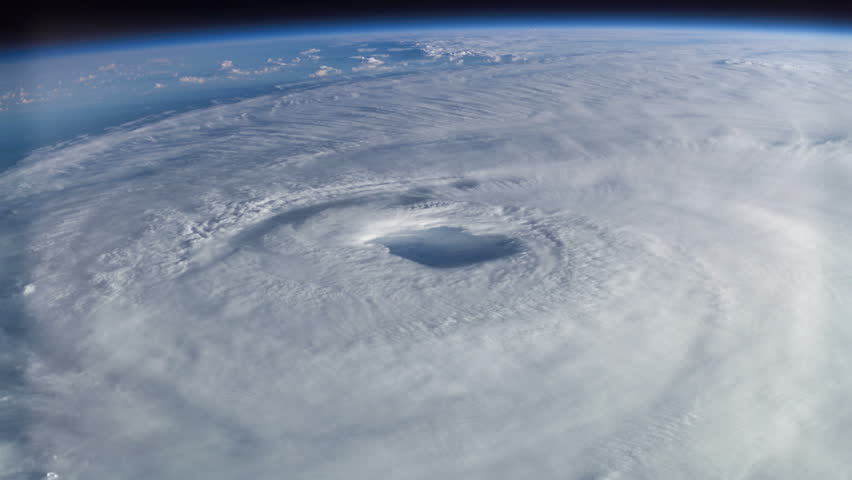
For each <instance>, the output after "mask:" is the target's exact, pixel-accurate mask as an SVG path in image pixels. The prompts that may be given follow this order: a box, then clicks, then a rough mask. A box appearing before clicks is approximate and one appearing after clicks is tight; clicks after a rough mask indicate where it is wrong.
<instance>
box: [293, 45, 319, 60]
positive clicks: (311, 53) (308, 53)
mask: <svg viewBox="0 0 852 480" xmlns="http://www.w3.org/2000/svg"><path fill="white" fill-rule="evenodd" d="M319 52H320V49H319V48H309V49H307V50H303V51H301V52H299V55H301V56H302V57H304V58H307V59H308V60H313V61H317V60H319V59H320V57H319V55H317V53H319ZM294 61H296V60H295V59H294Z"/></svg>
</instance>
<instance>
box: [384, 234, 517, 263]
mask: <svg viewBox="0 0 852 480" xmlns="http://www.w3.org/2000/svg"><path fill="white" fill-rule="evenodd" d="M373 242H374V243H378V244H381V245H383V246H385V247H387V249H388V251H389V252H390V253H391V254H392V255H396V256H398V257H402V258H404V259H406V260H411V261H412V262H416V263H419V264H421V265H425V266H427V267H433V268H452V267H463V266H467V265H473V264H476V263H482V262H488V261H491V260H496V259H499V258H504V257H508V256H511V255H514V254H516V253H518V252H520V251H521V246H520V244H519V243H518V242H517V241H516V240H513V239H512V238H509V237H507V236H505V235H474V234H471V233H469V232H468V231H466V230H465V229H463V228H459V227H435V228H430V229H427V230H419V231H414V232H404V233H398V234H393V235H388V236H385V237H380V238H377V239H375V240H373Z"/></svg>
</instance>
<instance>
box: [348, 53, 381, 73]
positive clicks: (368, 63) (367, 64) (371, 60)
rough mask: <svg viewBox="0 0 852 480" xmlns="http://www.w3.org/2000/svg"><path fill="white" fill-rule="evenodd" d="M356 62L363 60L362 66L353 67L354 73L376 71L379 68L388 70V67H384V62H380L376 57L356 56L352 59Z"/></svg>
mask: <svg viewBox="0 0 852 480" xmlns="http://www.w3.org/2000/svg"><path fill="white" fill-rule="evenodd" d="M352 58H354V59H356V60H361V65H358V66H357V67H352V71H353V72H359V71H364V70H376V69H378V68H382V69H386V68H387V67H383V65H384V63H385V62H384V61H382V60H379V59H378V58H376V57H375V56H372V57H364V56H360V55H358V56H354V57H352Z"/></svg>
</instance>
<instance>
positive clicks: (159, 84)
mask: <svg viewBox="0 0 852 480" xmlns="http://www.w3.org/2000/svg"><path fill="white" fill-rule="evenodd" d="M154 88H166V86H165V85H164V84H162V83H155V84H154Z"/></svg>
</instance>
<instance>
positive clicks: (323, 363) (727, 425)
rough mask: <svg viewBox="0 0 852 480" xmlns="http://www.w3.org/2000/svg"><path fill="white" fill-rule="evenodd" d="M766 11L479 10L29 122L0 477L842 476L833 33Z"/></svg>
mask: <svg viewBox="0 0 852 480" xmlns="http://www.w3.org/2000/svg"><path fill="white" fill-rule="evenodd" d="M595 35H602V36H603V37H604V38H605V39H606V42H596V41H595V42H591V41H590V42H581V40H596V39H597V37H595ZM730 35H732V36H733V34H730ZM765 35H766V34H764V35H763V36H761V35H748V36H742V37H731V38H725V39H724V41H717V40H716V39H717V38H718V36H717V35H715V34H706V37H701V36H698V35H696V36H692V37H688V39H691V40H695V39H696V38H697V39H699V40H701V42H700V48H696V47H695V45H696V44H699V42H695V41H688V42H687V41H672V38H671V37H670V36H666V35H663V34H661V33H659V32H651V33H648V32H642V33H641V34H640V33H637V32H634V31H626V32H607V33H606V34H603V33H600V32H597V31H592V32H591V33H589V32H565V31H560V32H549V33H541V34H536V35H535V36H536V38H537V39H538V40H537V41H538V42H539V45H538V47H537V48H538V49H536V48H535V46H534V45H531V44H530V43H529V42H530V40H529V37H530V36H531V35H530V33H529V32H520V33H518V34H517V35H516V36H514V37H513V36H512V35H511V34H509V33H506V34H503V33H501V34H499V35H495V36H490V37H489V38H487V39H486V40H489V41H490V42H492V43H493V45H491V46H490V47H489V48H490V49H491V50H489V51H500V52H513V53H519V52H527V53H526V54H527V55H528V58H529V59H530V60H529V61H526V62H500V63H499V64H493V63H489V64H479V65H474V63H475V62H468V64H466V65H465V66H464V67H458V66H456V65H445V67H446V68H438V69H433V70H430V71H424V72H420V73H412V74H410V75H405V76H400V77H397V78H388V77H386V76H384V77H383V76H376V77H374V78H366V79H363V81H359V82H333V81H329V82H321V83H322V84H321V85H320V84H319V83H317V84H316V85H314V86H316V87H317V88H307V89H303V90H299V91H292V90H289V91H286V92H278V93H277V94H265V95H263V96H260V97H257V98H251V99H247V100H243V101H240V102H234V103H228V104H222V105H216V106H213V107H210V108H205V109H198V110H193V111H188V112H184V113H180V114H173V115H170V116H168V117H166V118H163V119H161V120H158V121H153V122H150V123H147V124H141V125H140V124H133V125H127V126H124V127H118V128H115V129H112V130H110V131H108V132H106V133H103V134H101V135H97V136H90V137H86V138H81V139H78V140H76V141H73V142H68V143H65V144H62V145H57V146H54V147H51V148H45V149H41V150H38V151H36V152H33V153H32V154H31V155H30V156H29V157H28V158H27V159H25V160H24V161H23V162H21V163H20V164H19V165H17V166H16V167H15V168H14V169H12V170H9V171H7V172H4V173H3V174H2V175H0V205H4V213H3V214H2V215H0V227H2V228H0V245H2V246H3V251H4V255H3V256H0V272H4V273H3V275H4V276H2V277H0V279H2V281H3V283H2V284H0V286H2V292H3V296H2V298H0V300H2V301H0V318H2V319H3V320H4V322H6V324H5V325H7V326H8V328H3V329H0V345H2V346H3V349H2V354H0V373H2V375H3V378H7V379H10V380H9V381H7V382H3V383H0V418H2V419H4V420H3V422H2V423H3V425H4V427H3V429H2V430H0V477H4V478H59V479H62V478H71V479H84V478H85V479H102V478H127V479H148V478H191V477H199V476H200V477H203V478H205V479H207V480H217V479H233V478H276V477H286V478H295V479H313V478H341V477H345V478H353V479H358V478H363V479H374V478H388V477H393V478H466V477H476V478H489V479H503V478H506V479H512V478H519V477H523V478H536V479H543V478H559V479H562V478H578V479H587V478H600V479H603V478H654V479H656V478H660V479H666V478H672V479H675V478H721V477H732V476H735V477H737V478H754V479H757V478H779V479H780V478H790V479H800V478H844V477H847V476H849V473H850V472H852V461H850V459H849V455H848V452H849V451H850V448H852V438H850V436H849V433H848V428H847V427H848V425H847V424H846V423H845V420H844V419H845V417H844V413H843V412H845V411H846V409H847V405H848V400H849V397H850V394H852V385H850V384H849V382H848V381H847V380H846V376H844V372H845V369H846V365H847V364H848V363H849V362H850V361H851V360H852V358H850V357H852V354H850V352H852V349H850V348H849V347H850V345H849V338H852V335H850V331H849V330H850V327H849V325H848V323H849V322H848V308H847V307H848V305H849V303H850V301H852V298H850V294H849V292H850V291H852V283H850V278H849V274H848V272H849V270H850V268H852V255H850V254H849V252H848V247H847V245H848V238H849V236H850V226H849V219H850V218H852V202H850V201H849V200H850V198H849V197H850V192H849V184H850V183H849V179H852V165H850V163H849V161H848V159H849V158H850V154H852V141H851V140H850V137H849V134H848V133H847V131H846V130H847V126H848V125H850V124H852V111H850V109H849V108H848V106H847V104H846V103H845V102H840V101H838V98H841V99H842V98H847V97H849V96H850V95H852V86H850V85H849V82H848V65H849V59H850V58H852V45H850V44H849V41H848V40H843V41H841V40H837V39H835V38H833V37H831V38H829V37H826V36H820V37H815V38H808V37H802V38H799V37H796V38H794V39H793V40H795V42H794V41H793V40H791V39H789V38H787V37H780V38H779V37H771V36H765ZM732 39H733V40H734V41H732ZM662 40H665V41H662ZM424 41H425V40H424ZM466 41H467V40H466V38H464V37H462V38H457V39H455V40H454V42H455V44H456V46H457V47H458V48H460V49H462V50H466V51H472V50H475V49H477V48H480V47H481V46H482V45H481V44H483V43H484V42H485V40H483V39H481V38H478V37H477V38H474V39H473V40H470V42H471V44H469V45H466V44H465V42H466ZM844 42H845V43H844ZM791 44H795V45H796V48H797V49H800V50H801V51H799V52H798V53H796V51H793V50H791V48H790V45H791ZM640 47H641V48H640ZM758 47H759V48H760V49H761V51H762V52H764V54H763V58H764V59H765V60H764V61H768V62H780V63H791V64H792V63H795V64H798V65H810V63H809V62H808V59H811V60H813V59H814V58H817V57H815V55H816V56H818V58H820V61H821V62H822V63H823V64H824V68H823V69H820V70H815V69H808V68H801V69H793V70H790V71H787V72H786V75H783V76H780V75H759V74H751V73H752V72H745V73H747V74H744V71H743V69H742V68H741V67H740V66H731V65H725V64H721V63H720V62H719V61H718V59H720V58H744V57H745V56H746V55H747V54H748V53H749V51H751V49H754V48H758ZM828 47H831V49H832V50H833V51H839V53H835V54H831V55H825V54H822V53H820V54H816V53H813V52H824V51H826V50H827V49H828ZM628 49H629V53H625V52H627V50H628ZM530 52H532V53H530ZM804 52H810V53H804ZM365 58H370V57H365ZM626 59H629V61H626ZM323 69H325V71H326V73H325V74H323V75H330V73H329V72H332V71H334V70H336V69H334V68H333V67H328V66H323V67H320V71H323ZM334 73H340V71H339V70H337V71H336V72H334ZM323 75H318V76H323ZM182 78H188V77H182ZM341 78H343V77H341ZM803 92H807V94H803ZM4 95H8V93H7V94H4ZM10 98H11V97H10ZM15 98H17V96H15ZM436 260H442V261H445V262H446V261H447V260H449V261H451V263H452V264H451V265H446V264H443V265H442V264H440V262H437V263H436ZM8 272H11V273H8ZM6 459H12V460H13V461H3V460H6Z"/></svg>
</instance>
